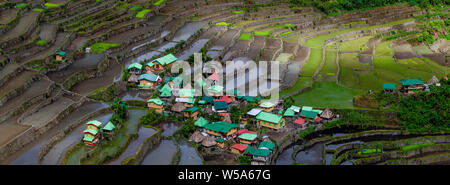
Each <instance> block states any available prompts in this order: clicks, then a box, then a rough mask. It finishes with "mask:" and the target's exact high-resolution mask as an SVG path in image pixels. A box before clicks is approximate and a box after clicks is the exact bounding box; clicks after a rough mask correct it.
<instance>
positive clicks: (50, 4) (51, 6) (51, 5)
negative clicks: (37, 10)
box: [44, 3, 61, 8]
mask: <svg viewBox="0 0 450 185" xmlns="http://www.w3.org/2000/svg"><path fill="white" fill-rule="evenodd" d="M44 6H45V7H47V8H56V7H59V6H61V5H60V4H56V3H45V4H44Z"/></svg>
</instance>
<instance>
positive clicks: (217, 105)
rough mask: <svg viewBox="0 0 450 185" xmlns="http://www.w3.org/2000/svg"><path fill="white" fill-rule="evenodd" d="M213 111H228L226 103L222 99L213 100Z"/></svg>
mask: <svg viewBox="0 0 450 185" xmlns="http://www.w3.org/2000/svg"><path fill="white" fill-rule="evenodd" d="M213 111H214V112H228V104H227V102H224V101H214V106H213Z"/></svg>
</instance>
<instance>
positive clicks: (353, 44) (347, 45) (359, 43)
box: [339, 36, 371, 52]
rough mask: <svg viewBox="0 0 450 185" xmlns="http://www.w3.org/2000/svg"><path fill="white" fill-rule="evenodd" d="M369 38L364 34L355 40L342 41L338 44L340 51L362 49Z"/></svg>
mask: <svg viewBox="0 0 450 185" xmlns="http://www.w3.org/2000/svg"><path fill="white" fill-rule="evenodd" d="M370 38H371V37H370V36H365V37H360V38H357V39H355V40H349V41H344V42H342V43H341V44H340V45H339V49H340V50H341V51H342V52H351V51H364V49H365V48H367V47H366V44H367V43H368V42H369V39H370Z"/></svg>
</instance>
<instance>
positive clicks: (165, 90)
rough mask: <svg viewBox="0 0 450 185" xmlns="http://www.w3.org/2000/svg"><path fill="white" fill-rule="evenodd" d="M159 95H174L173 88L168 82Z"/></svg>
mask: <svg viewBox="0 0 450 185" xmlns="http://www.w3.org/2000/svg"><path fill="white" fill-rule="evenodd" d="M159 92H160V94H159V96H160V97H161V98H170V97H172V88H170V86H169V85H168V84H165V85H164V86H163V87H162V88H161V89H160V90H159Z"/></svg>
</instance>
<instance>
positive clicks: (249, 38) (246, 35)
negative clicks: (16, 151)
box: [239, 33, 252, 40]
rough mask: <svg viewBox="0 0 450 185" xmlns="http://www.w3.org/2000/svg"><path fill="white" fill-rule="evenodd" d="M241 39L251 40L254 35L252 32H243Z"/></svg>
mask: <svg viewBox="0 0 450 185" xmlns="http://www.w3.org/2000/svg"><path fill="white" fill-rule="evenodd" d="M239 39H247V40H251V39H252V35H250V34H245V33H244V34H241V36H240V37H239Z"/></svg>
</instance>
